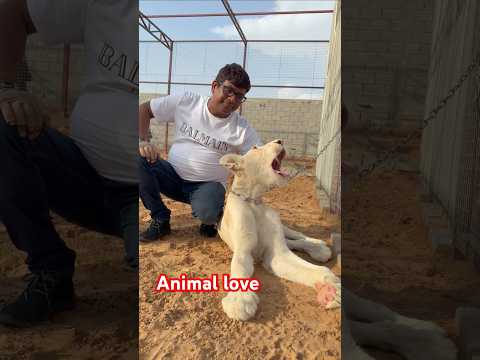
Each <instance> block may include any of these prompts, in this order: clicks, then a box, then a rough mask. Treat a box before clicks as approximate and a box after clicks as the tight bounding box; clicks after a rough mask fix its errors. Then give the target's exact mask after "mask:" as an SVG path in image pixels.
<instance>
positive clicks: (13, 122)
mask: <svg viewBox="0 0 480 360" xmlns="http://www.w3.org/2000/svg"><path fill="white" fill-rule="evenodd" d="M0 111H1V112H2V115H3V117H4V118H5V121H6V123H7V124H8V125H10V126H15V127H16V128H17V130H18V133H19V135H20V136H21V137H27V138H28V139H30V140H32V139H35V138H36V137H37V136H38V135H40V133H41V132H42V131H43V130H44V129H45V128H46V127H48V125H49V122H50V119H49V117H48V115H47V114H46V113H45V112H44V111H43V110H42V108H41V106H40V104H39V103H38V101H37V99H36V98H35V97H34V96H33V95H31V94H29V93H27V92H25V91H18V90H15V89H3V90H2V89H0Z"/></svg>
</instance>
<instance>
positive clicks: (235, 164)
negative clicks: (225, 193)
mask: <svg viewBox="0 0 480 360" xmlns="http://www.w3.org/2000/svg"><path fill="white" fill-rule="evenodd" d="M220 165H222V166H225V167H226V168H227V169H230V170H231V171H233V172H235V171H238V170H241V169H243V166H242V165H243V161H242V156H240V155H237V154H227V155H224V156H222V157H221V158H220Z"/></svg>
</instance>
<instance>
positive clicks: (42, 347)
mask: <svg viewBox="0 0 480 360" xmlns="http://www.w3.org/2000/svg"><path fill="white" fill-rule="evenodd" d="M55 223H56V224H57V229H58V231H59V233H60V235H61V236H62V238H63V239H65V240H66V242H67V244H68V245H69V246H70V247H71V248H72V249H74V250H75V251H76V252H77V268H76V274H75V279H74V283H75V286H76V295H77V307H76V309H75V310H74V311H72V312H66V313H61V314H58V315H57V316H55V317H54V318H53V319H52V321H49V322H46V323H44V324H42V325H39V326H35V327H34V328H31V329H21V330H12V329H7V328H4V327H1V326H0V359H2V360H4V359H5V360H6V359H66V358H68V359H134V358H135V357H136V354H137V346H138V339H137V337H138V330H137V326H138V315H137V311H138V305H137V300H138V295H137V289H138V287H137V279H138V277H137V275H136V274H134V273H132V272H130V271H128V270H126V269H125V268H124V266H123V245H122V242H121V240H120V239H116V238H112V237H109V236H104V235H101V234H97V233H93V232H89V231H85V230H84V229H82V228H79V227H77V226H75V225H70V224H68V223H66V222H65V221H63V220H62V219H60V218H55ZM27 272H28V271H27V268H26V265H25V264H24V256H23V254H22V253H20V252H19V251H18V250H16V249H15V248H14V247H13V246H12V245H11V243H10V241H9V239H8V235H7V234H6V232H5V229H4V228H1V229H0V307H1V306H2V305H3V304H4V303H5V302H7V301H11V300H13V299H15V298H16V296H17V295H18V294H19V293H20V292H21V291H22V290H23V289H24V287H25V286H26V282H25V281H24V280H22V276H23V275H24V274H26V273H27Z"/></svg>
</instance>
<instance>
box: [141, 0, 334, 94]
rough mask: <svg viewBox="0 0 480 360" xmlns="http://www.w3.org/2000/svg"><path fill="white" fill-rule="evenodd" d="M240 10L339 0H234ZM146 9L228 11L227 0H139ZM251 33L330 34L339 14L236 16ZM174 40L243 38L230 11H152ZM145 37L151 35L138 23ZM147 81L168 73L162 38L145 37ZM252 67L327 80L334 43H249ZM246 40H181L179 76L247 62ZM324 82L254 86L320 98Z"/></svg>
mask: <svg viewBox="0 0 480 360" xmlns="http://www.w3.org/2000/svg"><path fill="white" fill-rule="evenodd" d="M229 3H230V6H231V7H232V9H233V10H234V11H236V12H252V11H288V10H296V11H301V10H323V9H334V7H335V2H334V1H322V0H316V1H300V0H297V1H286V0H275V1H270V0H262V1H254V0H230V1H229ZM139 4H140V11H142V12H143V14H145V15H161V14H186V13H224V12H225V8H224V7H223V4H222V2H221V1H220V0H203V1H181V0H176V1H165V0H140V1H139ZM237 19H238V21H239V23H240V25H241V27H242V30H243V32H244V33H245V36H246V37H247V39H249V40H254V39H255V40H260V39H261V40H272V39H276V40H329V39H330V31H331V20H332V14H302V15H267V16H265V15H262V16H239V17H237ZM152 20H153V21H154V22H155V24H156V25H157V26H158V27H159V28H160V29H161V30H162V31H164V32H165V33H166V34H167V35H168V36H169V37H170V38H172V39H173V40H231V39H234V40H237V39H238V40H239V39H240V36H239V35H238V33H237V31H236V29H235V28H234V26H233V24H232V22H231V20H230V18H229V17H204V18H198V17H197V18H173V19H172V18H163V19H152ZM139 39H140V40H141V41H142V40H147V41H152V40H154V39H153V38H152V37H151V35H150V34H148V33H147V32H146V31H144V30H143V29H142V28H140V29H139ZM139 49H140V50H139V51H140V82H142V81H167V79H168V60H169V51H168V50H167V49H166V48H165V47H164V46H163V45H162V44H160V43H157V42H149V43H142V42H141V43H140V47H139ZM247 50H248V52H247V64H246V70H247V72H248V73H249V75H250V80H251V82H252V84H253V85H295V86H323V85H324V82H325V76H326V68H327V61H328V43H281V44H279V43H249V44H248V47H247ZM242 58H243V44H242V43H194V44H192V43H176V44H175V50H174V53H173V78H172V81H178V82H195V83H210V82H211V81H212V80H213V79H214V78H215V75H216V73H217V72H218V70H219V69H220V68H221V67H222V66H223V65H225V64H227V63H231V62H237V63H239V64H242ZM184 91H193V92H197V93H200V94H202V95H208V93H209V91H210V88H209V87H208V86H192V85H188V86H185V85H174V86H172V90H171V92H172V93H182V92H184ZM140 92H141V93H145V92H148V93H152V92H153V93H166V85H158V84H153V85H152V84H140ZM321 95H322V90H317V89H289V88H282V89H278V88H255V87H254V88H252V90H250V92H249V94H248V96H249V97H268V98H287V99H319V98H321Z"/></svg>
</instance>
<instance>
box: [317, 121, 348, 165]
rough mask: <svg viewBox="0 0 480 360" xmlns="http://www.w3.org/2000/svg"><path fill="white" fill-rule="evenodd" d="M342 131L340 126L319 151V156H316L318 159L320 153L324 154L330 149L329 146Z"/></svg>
mask: <svg viewBox="0 0 480 360" xmlns="http://www.w3.org/2000/svg"><path fill="white" fill-rule="evenodd" d="M341 132H342V128H341V127H339V128H338V130H337V131H336V132H335V134H334V135H333V136H332V137H331V138H330V140H328V142H327V143H326V144H325V146H324V147H323V148H322V149H321V150H320V151H319V152H318V153H317V156H316V157H315V159H318V158H319V157H320V155H322V154H323V153H324V152H325V151H326V150H327V149H328V147H329V146H330V145H331V144H332V143H333V141H334V140H335V139H336V138H337V136H338V135H340V134H341Z"/></svg>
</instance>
